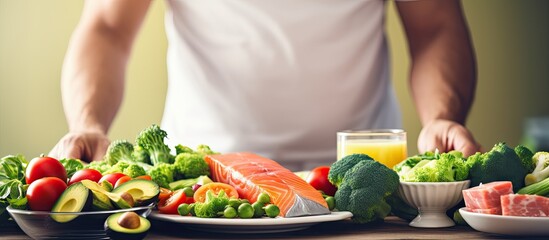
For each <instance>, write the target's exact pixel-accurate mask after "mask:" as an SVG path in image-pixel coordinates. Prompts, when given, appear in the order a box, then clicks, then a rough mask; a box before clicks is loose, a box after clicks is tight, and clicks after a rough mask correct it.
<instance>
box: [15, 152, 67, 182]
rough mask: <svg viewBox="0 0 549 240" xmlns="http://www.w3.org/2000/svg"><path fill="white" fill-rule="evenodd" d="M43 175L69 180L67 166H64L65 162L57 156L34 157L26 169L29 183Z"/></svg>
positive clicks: (26, 178)
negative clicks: (58, 159)
mask: <svg viewBox="0 0 549 240" xmlns="http://www.w3.org/2000/svg"><path fill="white" fill-rule="evenodd" d="M43 177H56V178H59V179H61V180H63V182H67V171H66V170H65V167H63V164H61V162H59V161H57V159H55V158H51V157H37V158H33V159H32V160H31V161H30V162H29V165H28V166H27V170H26V171H25V180H26V182H27V184H31V183H32V182H34V181H36V180H38V179H40V178H43Z"/></svg>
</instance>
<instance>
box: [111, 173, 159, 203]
mask: <svg viewBox="0 0 549 240" xmlns="http://www.w3.org/2000/svg"><path fill="white" fill-rule="evenodd" d="M124 192H126V193H128V194H130V195H131V196H132V197H133V200H134V201H135V206H144V205H147V204H149V203H151V202H154V201H156V200H157V198H158V194H160V187H159V186H158V184H156V183H155V182H153V181H149V180H145V179H133V180H130V181H127V182H125V183H123V184H121V185H120V186H117V187H116V188H114V189H113V190H112V191H111V193H114V194H122V193H124Z"/></svg>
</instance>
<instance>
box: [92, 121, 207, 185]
mask: <svg viewBox="0 0 549 240" xmlns="http://www.w3.org/2000/svg"><path fill="white" fill-rule="evenodd" d="M166 138H167V133H166V131H164V130H162V129H161V128H160V127H159V126H158V125H155V124H153V125H152V126H150V127H148V128H146V129H144V130H143V131H141V132H140V133H139V134H138V135H137V138H136V139H135V145H134V144H132V143H130V142H129V141H127V140H116V141H113V142H111V144H110V145H109V147H108V149H107V154H106V155H105V158H104V160H103V161H95V162H92V163H90V164H89V165H87V166H85V168H91V169H95V170H98V171H99V172H101V173H102V174H107V173H114V172H121V173H124V174H126V175H128V176H130V177H137V176H141V175H150V176H151V178H152V180H153V181H154V182H156V183H157V184H158V185H159V186H161V187H164V188H169V187H170V185H169V184H170V183H171V182H174V181H176V180H179V179H195V178H198V177H199V176H202V175H205V176H209V175H210V168H209V166H208V164H207V163H206V161H205V160H204V157H205V155H208V154H216V152H214V151H212V150H211V149H210V147H208V146H207V145H199V146H198V147H197V148H196V150H195V151H194V150H192V149H191V148H189V147H186V146H182V145H178V146H176V147H175V152H176V155H172V154H171V149H170V148H169V147H168V146H167V145H166V144H165V143H164V140H165V139H166Z"/></svg>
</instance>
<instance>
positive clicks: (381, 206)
mask: <svg viewBox="0 0 549 240" xmlns="http://www.w3.org/2000/svg"><path fill="white" fill-rule="evenodd" d="M328 179H329V180H330V182H332V183H334V184H335V185H336V186H337V188H338V190H337V192H336V194H335V196H334V198H335V200H336V207H337V209H339V210H344V211H350V212H352V213H353V220H354V221H356V222H359V223H368V222H372V221H377V220H383V219H384V218H385V217H386V216H387V215H388V214H389V213H390V212H391V206H390V205H389V204H388V203H387V202H386V200H387V198H388V197H390V196H391V195H392V194H393V193H394V192H395V191H396V190H397V189H398V185H399V179H398V175H397V174H396V173H395V172H394V171H393V170H391V169H389V168H387V167H386V166H385V165H383V164H381V163H379V162H377V161H375V160H373V159H372V158H370V157H369V156H368V155H365V154H353V155H349V156H346V157H344V158H342V159H341V160H339V161H336V162H335V163H334V164H332V166H331V168H330V172H329V174H328Z"/></svg>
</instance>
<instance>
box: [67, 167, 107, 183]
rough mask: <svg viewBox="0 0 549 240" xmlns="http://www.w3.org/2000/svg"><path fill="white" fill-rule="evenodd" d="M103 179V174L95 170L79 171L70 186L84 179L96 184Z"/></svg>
mask: <svg viewBox="0 0 549 240" xmlns="http://www.w3.org/2000/svg"><path fill="white" fill-rule="evenodd" d="M102 177H103V175H101V173H100V172H99V171H97V170H95V169H82V170H78V171H77V172H75V173H74V174H73V175H72V177H71V180H69V184H68V185H69V186H70V185H71V184H73V183H76V182H80V181H82V180H84V179H88V180H92V181H94V182H99V180H101V178H102Z"/></svg>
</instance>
